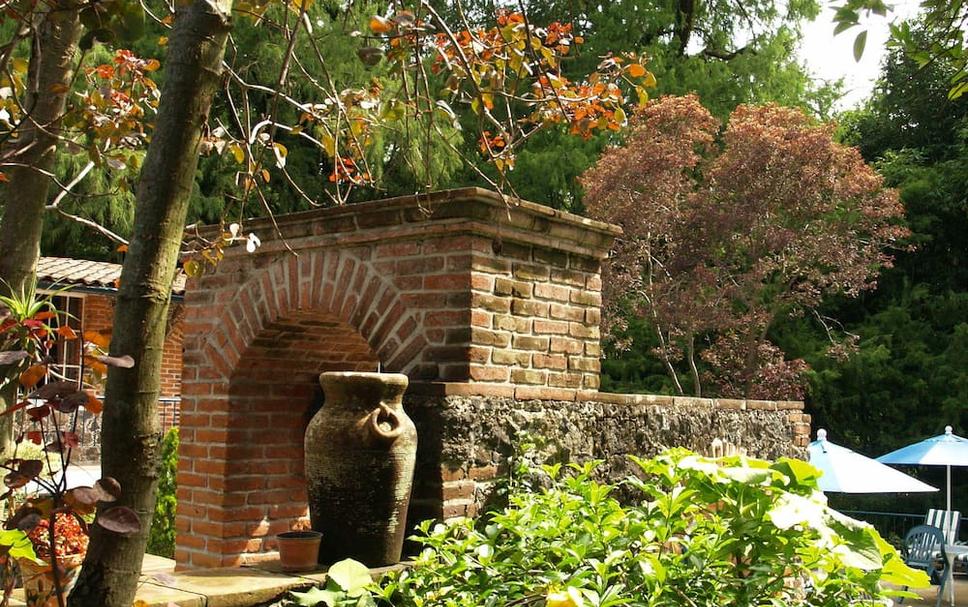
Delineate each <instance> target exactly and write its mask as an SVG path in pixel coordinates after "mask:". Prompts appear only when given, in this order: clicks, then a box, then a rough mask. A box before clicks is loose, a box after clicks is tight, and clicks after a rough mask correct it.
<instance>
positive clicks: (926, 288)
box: [777, 29, 968, 453]
mask: <svg viewBox="0 0 968 607" xmlns="http://www.w3.org/2000/svg"><path fill="white" fill-rule="evenodd" d="M913 31H914V32H915V35H917V30H916V29H915V30H913ZM958 69H960V68H959V66H958V65H957V63H954V64H953V63H952V62H950V61H946V60H945V59H944V58H941V59H939V60H937V61H935V62H933V63H932V64H931V65H929V66H927V67H922V66H921V65H920V62H919V61H918V59H917V58H916V57H912V56H911V55H910V54H909V53H908V52H906V50H905V49H903V48H896V49H893V50H892V51H891V52H890V53H889V54H888V56H887V58H886V60H885V63H884V66H883V70H882V73H881V79H880V81H879V83H878V86H877V90H876V91H875V94H874V95H873V97H872V98H871V99H870V101H869V102H868V103H867V104H866V105H865V106H864V107H863V108H861V109H860V110H857V111H854V112H851V113H849V114H848V115H846V116H845V117H844V119H843V126H842V137H843V138H844V139H845V141H846V142H848V143H852V144H856V145H858V146H859V147H860V149H861V151H862V152H863V154H864V156H865V158H867V160H868V161H870V162H875V163H876V166H877V168H878V170H879V171H880V172H881V173H882V174H883V175H884V178H885V181H886V183H887V184H888V185H891V186H894V187H896V188H898V189H899V190H900V193H901V200H902V201H903V203H904V206H905V210H906V215H907V222H908V225H909V226H910V229H911V235H910V238H909V242H910V243H911V244H913V245H914V246H915V248H914V249H913V250H906V251H902V252H900V253H899V254H898V255H897V256H896V260H895V266H894V267H893V268H891V269H888V270H886V271H885V272H884V273H883V274H882V276H881V279H880V285H879V288H878V289H877V291H875V292H872V293H869V294H865V295H864V297H862V298H861V299H859V300H857V301H852V302H847V301H842V300H836V299H835V300H832V301H830V302H828V303H827V306H826V309H827V311H828V312H829V313H831V314H833V315H836V316H837V317H838V318H841V319H843V320H844V323H845V328H846V330H847V331H849V332H851V333H854V334H856V335H858V336H859V337H860V342H859V349H858V351H857V352H856V353H855V354H853V355H852V356H851V357H849V358H847V359H846V360H843V361H830V360H824V359H823V358H822V357H819V356H817V344H818V341H819V339H820V336H818V335H817V334H816V333H815V332H813V331H811V330H809V329H808V328H807V327H804V326H802V325H798V324H795V323H790V324H788V325H787V326H786V327H784V328H782V330H781V331H779V332H778V335H777V339H778V340H779V341H780V342H781V343H783V344H784V347H786V348H788V349H790V350H791V351H794V352H796V353H797V354H798V355H802V356H804V357H805V358H806V359H807V360H809V361H811V364H812V365H813V367H814V372H813V374H812V377H811V387H810V398H809V401H808V405H809V407H810V409H811V412H812V413H813V414H814V416H815V419H816V421H817V423H818V424H820V425H824V426H826V427H829V428H837V429H838V433H839V434H841V435H842V436H843V437H844V440H845V441H848V442H850V443H851V444H853V445H856V446H858V447H860V448H861V449H864V450H865V451H866V452H868V453H883V452H886V451H889V450H891V449H894V448H897V447H900V446H902V445H904V444H906V443H908V442H911V441H913V440H917V439H919V438H922V437H924V436H926V435H930V434H939V433H940V432H941V431H942V430H943V429H944V426H945V425H946V424H950V425H952V426H954V427H955V430H956V432H959V433H964V432H965V431H966V430H968V408H966V403H968V367H966V365H965V361H966V360H968V321H966V319H968V247H965V234H966V233H968V196H966V192H968V97H965V96H962V97H960V98H958V99H956V100H949V99H948V93H949V86H950V83H951V81H952V78H954V77H955V76H956V74H957V70H958Z"/></svg>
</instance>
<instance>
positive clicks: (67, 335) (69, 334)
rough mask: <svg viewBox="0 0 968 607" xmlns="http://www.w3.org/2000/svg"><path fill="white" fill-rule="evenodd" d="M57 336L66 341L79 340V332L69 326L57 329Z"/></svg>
mask: <svg viewBox="0 0 968 607" xmlns="http://www.w3.org/2000/svg"><path fill="white" fill-rule="evenodd" d="M57 334H58V335H60V336H61V337H63V338H64V339H66V340H72V339H77V332H75V331H74V329H72V328H71V327H69V326H67V325H63V326H60V327H57Z"/></svg>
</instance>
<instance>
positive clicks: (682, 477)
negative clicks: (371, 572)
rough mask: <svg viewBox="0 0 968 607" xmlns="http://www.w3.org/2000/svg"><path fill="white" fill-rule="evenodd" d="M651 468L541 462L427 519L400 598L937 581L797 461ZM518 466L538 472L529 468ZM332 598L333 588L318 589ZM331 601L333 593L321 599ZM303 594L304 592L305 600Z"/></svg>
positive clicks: (404, 601)
mask: <svg viewBox="0 0 968 607" xmlns="http://www.w3.org/2000/svg"><path fill="white" fill-rule="evenodd" d="M635 461H636V463H637V464H638V466H639V467H640V468H641V471H642V473H643V474H642V476H643V478H641V479H639V478H636V479H630V480H628V481H626V483H623V485H624V486H623V487H622V489H623V490H632V491H634V492H635V493H636V494H637V495H638V496H639V498H638V499H637V500H635V501H634V502H633V503H632V504H630V505H627V506H626V505H622V504H621V503H620V502H619V501H618V500H617V499H615V498H614V497H613V496H612V494H613V493H614V492H615V491H616V489H618V487H617V486H613V485H608V484H603V483H600V482H596V481H595V480H593V478H592V473H593V470H594V464H588V465H584V466H578V465H574V464H572V465H569V466H568V467H564V468H563V467H562V466H561V465H555V466H544V467H543V470H544V471H545V473H546V474H547V475H548V476H549V477H550V478H551V483H550V486H549V487H547V488H541V489H535V490H529V489H527V488H523V487H520V486H518V487H512V491H511V493H510V495H509V505H508V506H507V508H505V509H504V510H502V511H498V512H493V513H490V514H488V515H487V516H485V517H483V518H482V519H481V520H480V521H478V522H477V524H476V525H475V522H474V521H471V520H467V519H462V520H458V521H455V522H452V523H450V524H446V525H445V524H436V525H435V524H433V523H431V522H426V523H424V524H422V525H421V526H420V531H419V533H418V536H417V538H416V539H417V540H418V541H419V542H421V543H422V544H423V545H424V549H423V551H422V552H421V553H420V555H419V556H418V557H417V559H416V562H415V565H414V567H413V568H412V569H410V570H408V571H403V572H400V573H393V574H390V575H389V576H388V577H387V578H386V579H385V580H384V581H383V583H382V584H381V585H380V588H379V590H378V595H379V597H378V598H381V599H382V600H384V601H386V602H388V603H390V604H392V605H394V607H411V606H412V607H431V606H434V607H436V606H447V607H449V606H471V605H481V606H487V607H490V606H498V605H536V606H541V605H544V606H546V607H585V606H587V607H612V606H615V605H635V606H640V605H641V606H650V607H658V606H670V607H671V606H677V607H678V606H682V605H690V606H694V607H713V606H716V607H719V606H722V605H736V606H739V607H746V606H752V605H756V606H761V605H763V606H767V605H769V606H773V607H779V606H781V605H807V606H818V607H819V606H830V607H834V606H836V607H844V606H847V605H887V604H889V599H888V597H889V596H890V595H892V594H897V592H896V591H887V590H882V589H880V588H879V584H878V583H879V582H881V581H887V582H892V583H894V584H900V585H909V586H913V587H919V586H926V585H927V583H928V580H927V577H926V576H925V575H924V574H923V573H921V572H915V571H913V570H911V569H909V568H907V567H906V566H905V565H904V564H903V561H902V560H901V558H900V557H899V555H898V554H897V552H896V551H895V550H894V548H892V547H891V546H890V545H889V544H887V543H886V542H885V541H884V540H883V539H881V537H880V536H879V535H878V534H877V532H876V531H875V530H874V529H873V527H871V526H870V525H868V524H866V523H862V522H860V521H855V520H853V519H850V518H848V517H846V516H844V515H841V514H839V513H837V512H835V511H833V510H831V509H829V508H828V507H827V506H826V502H825V499H824V497H823V494H822V493H820V492H819V491H818V490H817V489H816V478H817V476H818V474H819V473H818V472H817V470H816V469H814V468H812V467H811V466H810V465H809V464H807V463H805V462H802V461H799V460H789V459H781V460H779V461H777V462H776V463H772V464H771V463H769V462H765V461H760V460H753V459H746V458H741V457H732V458H724V459H722V460H712V459H707V458H703V457H699V456H697V455H694V454H692V453H690V452H688V451H685V450H672V451H669V452H666V453H664V454H662V455H660V456H658V457H656V458H654V459H651V460H637V459H636V460H635ZM521 478H527V476H526V475H521ZM321 600H322V599H321ZM323 602H324V603H326V604H327V605H330V607H332V605H331V603H330V602H329V601H323ZM303 604H305V603H303Z"/></svg>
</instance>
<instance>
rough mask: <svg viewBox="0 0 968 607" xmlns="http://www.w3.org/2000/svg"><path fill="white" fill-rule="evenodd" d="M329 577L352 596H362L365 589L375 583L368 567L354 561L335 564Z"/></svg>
mask: <svg viewBox="0 0 968 607" xmlns="http://www.w3.org/2000/svg"><path fill="white" fill-rule="evenodd" d="M327 575H328V576H329V579H331V580H332V581H333V582H335V583H336V585H337V586H339V587H340V588H342V589H343V590H345V591H346V593H347V594H348V595H350V596H359V595H361V594H362V593H363V591H364V590H365V588H366V587H367V586H369V585H370V584H371V583H373V578H372V577H370V570H369V569H367V568H366V565H364V564H363V563H360V562H358V561H354V560H353V559H344V560H342V561H340V562H338V563H334V564H333V566H332V567H330V568H329V571H328V572H327Z"/></svg>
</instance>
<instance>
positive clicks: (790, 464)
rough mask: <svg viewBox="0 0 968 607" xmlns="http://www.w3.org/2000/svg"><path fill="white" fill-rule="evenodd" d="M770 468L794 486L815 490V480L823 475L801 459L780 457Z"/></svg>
mask: <svg viewBox="0 0 968 607" xmlns="http://www.w3.org/2000/svg"><path fill="white" fill-rule="evenodd" d="M772 468H773V469H774V470H777V471H779V472H782V473H783V474H784V475H786V476H787V477H789V478H790V480H791V481H792V482H793V484H794V485H798V486H805V487H807V488H816V487H817V479H818V478H820V475H821V474H823V473H822V472H820V470H817V468H815V467H814V466H811V465H810V464H808V463H807V462H805V461H803V460H802V459H793V458H789V457H781V458H780V459H778V460H777V461H776V463H775V464H773V466H772Z"/></svg>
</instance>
